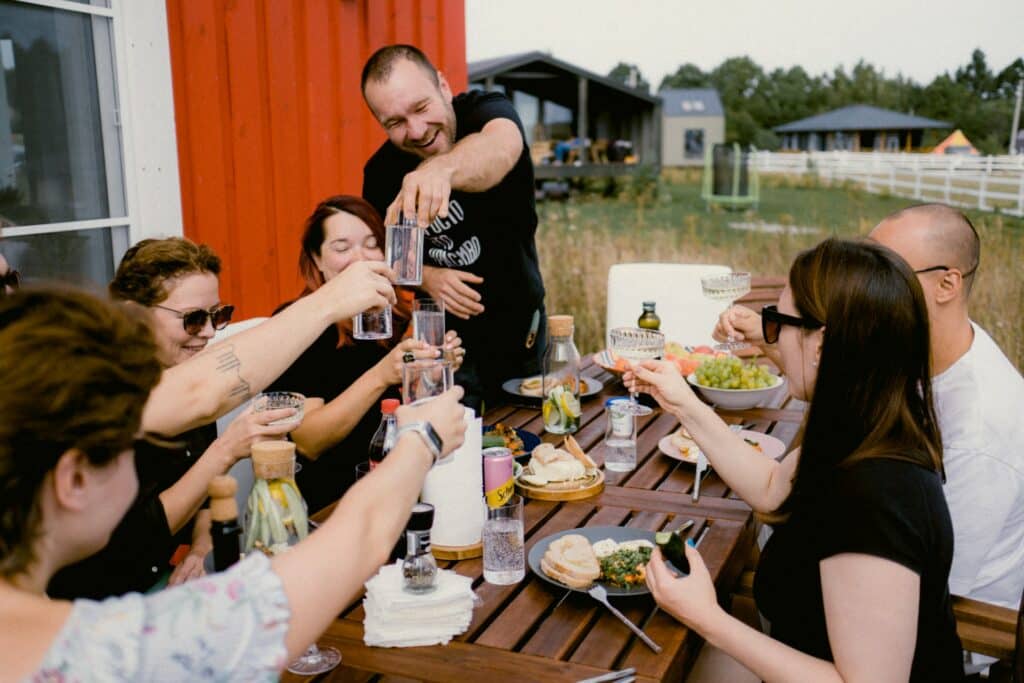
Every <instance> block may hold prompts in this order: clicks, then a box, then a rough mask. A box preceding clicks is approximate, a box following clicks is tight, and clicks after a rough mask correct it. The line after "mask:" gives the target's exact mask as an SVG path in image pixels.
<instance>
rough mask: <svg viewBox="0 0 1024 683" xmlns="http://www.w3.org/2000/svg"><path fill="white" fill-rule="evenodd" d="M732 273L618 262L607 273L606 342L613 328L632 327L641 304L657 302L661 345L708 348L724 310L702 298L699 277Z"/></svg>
mask: <svg viewBox="0 0 1024 683" xmlns="http://www.w3.org/2000/svg"><path fill="white" fill-rule="evenodd" d="M730 272H732V269H731V268H729V267H728V266H714V265H702V264H690V263H619V264H616V265H614V266H612V267H611V268H610V269H609V270H608V309H607V316H606V318H605V320H606V323H607V326H606V328H605V343H606V344H607V343H608V331H610V330H611V329H613V328H615V327H636V321H637V319H638V318H639V317H640V314H641V313H642V312H643V302H644V301H654V302H655V303H656V304H657V309H656V310H657V313H658V317H659V318H661V331H662V332H664V333H665V339H666V341H675V342H679V343H680V344H683V345H692V346H698V345H700V344H709V345H710V344H713V343H714V340H713V339H712V338H711V332H712V330H714V328H715V323H716V322H718V316H719V315H720V314H721V313H722V311H724V310H725V305H724V304H723V303H722V302H720V301H712V300H711V299H708V298H706V297H705V296H704V294H703V293H702V291H701V287H700V279H701V277H703V276H705V275H724V274H725V273H730Z"/></svg>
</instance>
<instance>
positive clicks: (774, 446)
mask: <svg viewBox="0 0 1024 683" xmlns="http://www.w3.org/2000/svg"><path fill="white" fill-rule="evenodd" d="M737 434H738V435H739V436H740V438H742V439H743V440H744V441H745V442H746V443H748V444H750V446H752V447H753V448H754V450H757V451H760V452H761V453H764V454H765V455H766V456H768V457H769V458H772V459H773V460H778V459H779V458H780V457H782V455H783V454H784V453H785V452H786V444H784V443H782V441H780V440H779V439H776V438H775V437H774V436H770V435H768V434H762V433H761V432H755V431H753V430H751V429H744V430H742V431H739V432H737ZM658 449H659V450H660V451H661V452H662V453H664V454H665V455H667V456H668V457H670V458H675V459H676V460H682V461H683V462H688V463H690V464H691V465H696V464H697V453H698V451H700V449H699V448H698V447H697V443H696V442H695V441H694V440H693V439H692V438H690V435H689V433H688V432H687V431H686V429H685V428H683V427H680V428H679V429H677V430H676V431H674V432H672V433H671V434H669V435H668V436H666V437H663V438H662V439H661V441H659V442H658Z"/></svg>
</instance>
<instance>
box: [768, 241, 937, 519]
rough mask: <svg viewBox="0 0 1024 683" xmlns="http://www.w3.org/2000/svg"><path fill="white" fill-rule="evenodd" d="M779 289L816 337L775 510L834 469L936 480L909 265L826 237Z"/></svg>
mask: <svg viewBox="0 0 1024 683" xmlns="http://www.w3.org/2000/svg"><path fill="white" fill-rule="evenodd" d="M789 286H790V289H791V291H792V293H793V302H794V304H795V306H796V308H797V310H798V311H799V313H800V315H801V316H803V317H805V318H808V319H810V320H813V321H816V322H819V323H821V324H822V325H824V328H825V329H824V333H823V334H824V338H823V340H822V346H821V358H820V360H819V365H818V373H817V378H816V379H815V382H814V390H813V396H812V398H811V405H810V407H809V409H808V411H807V418H806V422H805V424H804V430H803V442H802V446H801V455H800V462H799V465H798V466H797V472H796V476H795V479H794V482H793V490H792V493H791V494H790V496H789V499H788V500H787V501H786V503H785V504H784V505H783V506H782V508H780V512H783V511H788V510H789V509H791V507H792V505H793V503H796V502H798V501H800V500H801V499H806V498H809V497H813V496H814V495H815V494H816V493H817V492H820V491H821V490H822V489H823V488H824V486H823V485H825V484H827V483H828V481H829V479H830V478H831V477H832V476H834V475H835V473H836V470H837V469H838V468H844V467H849V466H851V465H853V464H854V463H857V462H860V461H863V460H867V459H870V458H892V459H897V460H904V461H907V462H911V463H915V464H917V465H920V466H922V467H926V468H929V469H932V470H935V471H937V472H939V473H942V472H943V469H942V442H941V438H940V435H939V427H938V422H937V420H936V418H935V410H934V407H933V405H932V390H931V364H930V356H929V337H928V310H927V308H926V306H925V300H924V295H923V293H922V291H921V285H920V283H919V282H918V281H917V277H916V276H915V275H914V273H913V271H912V270H911V269H910V266H908V265H907V264H906V262H905V261H904V260H903V259H902V258H900V257H899V256H898V255H897V254H896V253H895V252H893V251H891V250H890V249H888V248H886V247H883V246H881V245H879V244H877V243H874V242H866V241H852V240H840V239H828V240H825V241H824V242H822V243H821V244H819V245H818V246H817V247H815V248H813V249H810V250H808V251H805V252H803V253H802V254H800V255H799V256H798V257H797V258H796V261H794V262H793V266H792V268H791V269H790V271H789ZM801 333H802V334H811V332H810V331H802V332H801Z"/></svg>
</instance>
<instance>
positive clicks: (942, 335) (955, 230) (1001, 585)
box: [714, 204, 1024, 609]
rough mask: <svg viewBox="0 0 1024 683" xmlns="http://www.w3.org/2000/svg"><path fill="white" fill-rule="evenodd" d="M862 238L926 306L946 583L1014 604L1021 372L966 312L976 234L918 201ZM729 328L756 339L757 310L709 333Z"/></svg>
mask: <svg viewBox="0 0 1024 683" xmlns="http://www.w3.org/2000/svg"><path fill="white" fill-rule="evenodd" d="M869 237H870V238H871V239H873V240H876V241H878V242H880V243H881V244H884V245H885V246H887V247H889V248H890V249H892V250H893V251H895V252H896V253H898V254H899V255H900V256H902V257H903V258H904V259H905V260H906V261H907V263H908V264H909V265H910V267H911V268H913V269H914V272H915V273H917V277H918V281H919V282H920V283H921V288H922V289H923V291H924V297H925V302H926V304H927V306H928V321H929V325H930V327H931V355H932V395H933V397H934V401H935V411H936V415H937V417H938V420H939V430H940V431H941V432H942V450H943V456H942V461H943V467H944V468H945V471H946V484H945V487H944V491H945V494H946V501H947V503H948V505H949V512H950V517H951V518H952V519H953V533H954V546H953V547H954V550H953V566H952V569H951V571H950V575H949V590H950V592H951V593H954V594H955V595H963V596H967V597H970V598H973V599H975V600H982V601H984V602H989V603H994V604H997V605H1002V606H1004V607H1009V608H1012V609H1017V607H1018V605H1019V604H1020V600H1021V592H1022V590H1024V448H1022V444H1024V378H1021V374H1020V372H1018V371H1017V369H1016V368H1014V366H1013V364H1012V363H1011V362H1010V361H1009V360H1008V359H1007V358H1006V356H1005V355H1003V352H1002V351H1000V350H999V347H998V346H996V343H995V342H994V341H992V338H991V337H989V335H988V334H987V333H986V332H985V330H983V329H982V328H981V327H979V326H978V325H977V324H976V323H974V322H973V321H972V320H971V319H970V316H969V314H968V298H969V297H970V294H971V288H972V287H973V285H974V280H975V278H976V277H977V271H978V267H979V265H980V257H981V246H980V240H979V239H978V233H977V232H976V231H975V229H974V226H973V225H971V222H970V220H968V219H967V217H966V216H964V215H963V214H962V213H961V212H959V211H957V210H956V209H953V208H950V207H948V206H945V205H943V204H923V205H919V206H912V207H909V208H907V209H903V210H902V211H897V212H896V213H894V214H892V215H890V216H888V217H886V218H885V219H884V220H882V222H881V223H879V224H878V225H877V226H875V228H874V230H872V231H871V233H870V235H869ZM730 330H732V331H735V332H739V333H740V335H741V336H742V337H745V338H747V339H748V340H749V341H751V342H753V343H755V344H761V345H763V344H764V338H763V336H762V334H761V320H760V316H759V315H757V314H756V313H754V312H753V311H750V310H749V309H744V308H742V307H733V308H730V309H729V310H728V311H726V312H725V313H723V314H722V317H721V319H720V320H719V324H718V326H717V327H716V328H715V332H714V335H715V337H716V338H723V339H724V338H725V336H726V335H728V334H729V333H730ZM899 342H900V340H898V339H893V343H894V344H898V343H899ZM767 348H768V349H771V347H770V346H769V347H767Z"/></svg>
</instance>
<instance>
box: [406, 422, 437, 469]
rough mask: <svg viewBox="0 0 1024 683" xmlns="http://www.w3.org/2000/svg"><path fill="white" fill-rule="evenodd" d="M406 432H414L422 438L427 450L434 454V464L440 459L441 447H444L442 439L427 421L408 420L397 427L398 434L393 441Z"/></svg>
mask: <svg viewBox="0 0 1024 683" xmlns="http://www.w3.org/2000/svg"><path fill="white" fill-rule="evenodd" d="M406 432H415V433H416V434H418V435H419V437H420V438H421V439H423V443H424V444H426V446H427V450H428V451H430V454H431V455H432V456H434V464H435V465H436V464H437V463H438V461H439V460H441V453H442V449H443V448H444V441H443V440H442V439H441V437H440V436H439V435H438V433H437V432H436V431H435V430H434V427H433V425H431V424H430V423H429V422H410V423H409V424H407V425H402V426H401V427H399V428H398V434H397V435H396V437H395V442H397V441H398V439H399V438H401V436H402V435H403V434H405V433H406Z"/></svg>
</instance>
